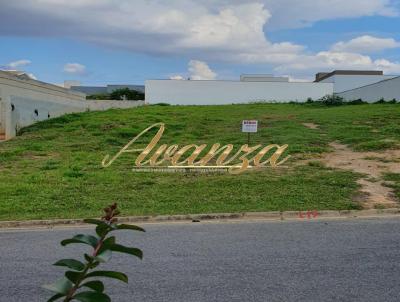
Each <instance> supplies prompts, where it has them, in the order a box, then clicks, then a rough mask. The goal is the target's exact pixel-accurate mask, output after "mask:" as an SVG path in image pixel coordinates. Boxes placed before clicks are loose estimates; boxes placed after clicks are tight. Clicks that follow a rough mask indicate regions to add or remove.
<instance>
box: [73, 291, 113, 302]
mask: <svg viewBox="0 0 400 302" xmlns="http://www.w3.org/2000/svg"><path fill="white" fill-rule="evenodd" d="M72 298H73V299H75V300H78V301H81V302H110V301H111V299H110V297H109V296H107V295H106V294H103V293H99V292H81V293H79V294H76V295H75V296H73V297H72Z"/></svg>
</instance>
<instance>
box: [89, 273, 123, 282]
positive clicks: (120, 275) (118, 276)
mask: <svg viewBox="0 0 400 302" xmlns="http://www.w3.org/2000/svg"><path fill="white" fill-rule="evenodd" d="M90 277H107V278H113V279H118V280H121V281H123V282H125V283H128V276H127V275H125V274H124V273H121V272H114V271H95V272H91V273H89V274H87V275H86V278H90Z"/></svg>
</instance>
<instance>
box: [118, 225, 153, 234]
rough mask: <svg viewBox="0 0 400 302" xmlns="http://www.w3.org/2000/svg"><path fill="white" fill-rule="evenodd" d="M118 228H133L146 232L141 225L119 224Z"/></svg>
mask: <svg viewBox="0 0 400 302" xmlns="http://www.w3.org/2000/svg"><path fill="white" fill-rule="evenodd" d="M116 229H117V230H133V231H140V232H146V231H145V230H144V229H142V228H141V227H138V226H137V225H133V224H118V225H117V226H116Z"/></svg>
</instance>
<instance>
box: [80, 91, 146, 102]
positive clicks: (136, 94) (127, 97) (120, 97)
mask: <svg viewBox="0 0 400 302" xmlns="http://www.w3.org/2000/svg"><path fill="white" fill-rule="evenodd" d="M86 99H87V100H117V101H142V100H144V93H143V92H140V91H137V90H132V89H129V88H121V89H116V90H114V91H113V92H111V93H99V94H92V95H88V96H86Z"/></svg>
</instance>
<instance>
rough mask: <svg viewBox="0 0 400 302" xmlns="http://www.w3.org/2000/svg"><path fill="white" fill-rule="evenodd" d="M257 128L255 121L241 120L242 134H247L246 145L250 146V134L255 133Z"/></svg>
mask: <svg viewBox="0 0 400 302" xmlns="http://www.w3.org/2000/svg"><path fill="white" fill-rule="evenodd" d="M257 127H258V121H257V120H243V121H242V132H244V133H247V144H250V133H256V132H257Z"/></svg>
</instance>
